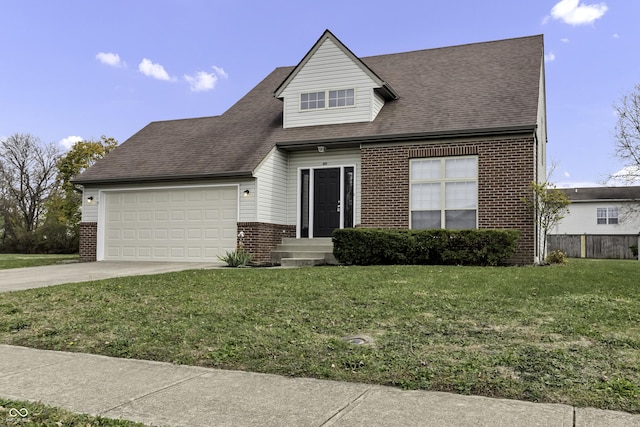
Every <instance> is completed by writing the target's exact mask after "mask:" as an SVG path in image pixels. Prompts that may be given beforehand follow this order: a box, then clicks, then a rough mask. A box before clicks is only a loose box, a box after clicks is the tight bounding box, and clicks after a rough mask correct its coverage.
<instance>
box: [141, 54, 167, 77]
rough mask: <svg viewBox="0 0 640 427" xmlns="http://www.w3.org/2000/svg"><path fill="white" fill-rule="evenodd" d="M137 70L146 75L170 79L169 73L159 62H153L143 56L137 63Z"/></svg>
mask: <svg viewBox="0 0 640 427" xmlns="http://www.w3.org/2000/svg"><path fill="white" fill-rule="evenodd" d="M138 71H140V72H141V73H142V74H144V75H145V76H148V77H153V78H154V79H158V80H165V81H169V80H172V79H171V77H170V76H169V73H167V71H166V70H165V69H164V67H163V66H162V65H160V64H154V63H153V62H151V60H149V59H147V58H144V59H143V60H142V62H140V64H139V65H138Z"/></svg>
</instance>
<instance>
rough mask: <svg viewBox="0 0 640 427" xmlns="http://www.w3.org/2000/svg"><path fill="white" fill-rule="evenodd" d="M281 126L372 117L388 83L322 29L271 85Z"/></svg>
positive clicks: (390, 94) (387, 93)
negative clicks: (282, 77)
mask: <svg viewBox="0 0 640 427" xmlns="http://www.w3.org/2000/svg"><path fill="white" fill-rule="evenodd" d="M274 96H275V97H276V98H279V99H282V100H283V108H284V119H283V127H284V128H294V127H302V126H315V125H328V124H341V123H359V122H371V121H373V120H374V119H375V118H376V116H377V115H378V113H379V112H380V110H381V109H382V107H383V106H384V103H385V102H387V101H390V100H393V99H397V98H398V95H397V94H396V92H395V91H394V90H393V89H392V88H391V86H390V85H389V84H388V83H387V82H385V81H384V80H383V79H381V78H380V77H379V76H378V75H377V74H376V73H375V72H374V71H373V70H371V69H370V68H369V67H367V65H365V64H364V62H362V61H361V60H360V58H358V57H357V56H355V55H354V54H353V52H351V51H350V50H349V49H348V48H347V47H346V46H345V45H344V44H342V42H341V41H340V40H338V39H337V37H336V36H334V35H333V34H332V33H331V31H329V30H326V31H325V32H324V34H323V35H322V37H320V39H319V40H318V41H317V42H316V44H315V45H313V47H312V48H311V50H310V51H309V52H308V53H307V54H306V55H305V56H304V58H303V59H302V61H300V63H299V64H298V65H297V66H296V67H295V68H294V69H293V71H292V72H291V74H289V76H288V77H287V78H286V79H285V81H284V82H282V84H281V85H280V86H279V87H278V89H276V91H275V93H274Z"/></svg>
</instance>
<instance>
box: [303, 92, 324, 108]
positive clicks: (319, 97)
mask: <svg viewBox="0 0 640 427" xmlns="http://www.w3.org/2000/svg"><path fill="white" fill-rule="evenodd" d="M318 108H324V92H312V93H303V94H300V109H301V110H315V109H318Z"/></svg>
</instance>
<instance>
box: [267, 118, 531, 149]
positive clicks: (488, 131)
mask: <svg viewBox="0 0 640 427" xmlns="http://www.w3.org/2000/svg"><path fill="white" fill-rule="evenodd" d="M536 129H537V125H536V124H533V125H519V126H504V127H496V128H484V129H464V130H452V131H435V132H416V133H405V134H388V135H368V136H360V137H340V138H325V139H312V140H301V141H286V142H278V143H276V145H277V146H278V147H279V148H282V149H285V150H295V149H303V148H309V146H310V145H313V146H315V145H327V146H332V147H349V146H359V145H365V144H388V143H397V142H409V141H416V140H434V139H448V138H471V137H483V136H488V135H492V136H495V135H509V134H514V133H530V132H533V133H535V131H536Z"/></svg>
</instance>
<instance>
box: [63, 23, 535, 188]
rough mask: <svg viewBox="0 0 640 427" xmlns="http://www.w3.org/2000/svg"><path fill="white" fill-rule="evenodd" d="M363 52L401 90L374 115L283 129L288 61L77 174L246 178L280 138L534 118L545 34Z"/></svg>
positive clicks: (510, 123)
mask: <svg viewBox="0 0 640 427" xmlns="http://www.w3.org/2000/svg"><path fill="white" fill-rule="evenodd" d="M361 60H362V61H363V63H365V64H366V65H367V66H368V67H369V68H371V70H373V71H375V73H376V74H377V75H379V76H380V77H381V78H383V79H384V80H385V81H387V82H389V84H390V85H391V86H393V88H394V89H395V91H396V92H397V94H398V95H399V99H397V100H393V101H389V102H387V103H386V104H385V106H384V107H383V108H382V110H381V111H380V113H379V114H378V117H377V118H376V119H375V120H374V121H373V122H370V123H349V124H339V125H324V126H310V127H300V128H290V129H283V128H282V108H283V104H282V102H281V101H280V100H278V99H277V98H275V97H274V96H273V94H274V91H275V90H276V89H277V88H278V87H279V85H280V84H281V83H282V82H283V81H284V80H285V79H286V78H287V76H288V75H289V74H290V73H291V72H292V70H293V68H294V67H281V68H276V69H275V70H274V71H273V72H272V73H271V74H269V75H268V76H267V77H266V78H265V79H264V80H262V81H261V82H260V83H259V84H258V85H257V86H255V87H254V88H253V89H252V90H251V91H250V92H249V93H247V94H246V95H245V96H244V97H243V98H241V99H240V100H239V101H238V102H237V103H236V104H235V105H233V106H232V107H231V108H230V109H229V110H227V111H226V112H225V113H224V114H222V115H220V116H214V117H202V118H194V119H182V120H168V121H159V122H152V123H150V124H148V125H147V126H146V127H144V128H143V129H142V130H140V131H139V132H138V133H136V134H135V135H133V136H132V137H131V138H129V139H128V140H126V141H125V142H124V143H122V144H121V145H120V146H119V147H118V148H117V149H115V150H114V151H113V152H111V153H110V154H109V155H108V156H106V157H105V158H104V159H102V160H100V161H98V162H97V163H96V164H95V165H94V166H92V167H91V168H89V169H88V170H87V171H85V172H84V173H83V174H81V175H80V176H79V177H77V178H76V179H75V182H76V183H79V184H90V183H107V182H137V181H154V180H177V179H187V178H207V177H222V176H243V175H246V176H249V175H250V174H251V172H252V171H253V170H254V169H255V168H256V167H257V165H258V164H259V163H260V161H261V160H262V159H263V158H264V157H265V156H266V155H267V153H268V152H269V151H270V150H271V149H272V148H273V147H274V146H276V145H280V146H287V145H291V144H298V145H299V144H304V143H306V142H309V143H311V144H313V142H314V141H315V142H316V143H317V142H319V141H323V142H324V141H328V142H331V141H336V142H339V141H342V142H345V141H349V140H357V141H361V142H366V141H367V140H371V141H373V140H380V139H385V138H389V139H393V138H395V137H402V136H410V135H427V134H428V135H438V134H448V133H455V132H459V131H466V132H476V131H478V132H480V131H483V130H490V129H500V128H511V127H531V128H532V129H533V128H534V127H535V126H536V124H537V114H538V105H539V102H541V100H540V99H539V98H540V96H539V94H540V84H541V77H540V76H541V69H542V68H541V67H543V37H542V36H541V35H537V36H530V37H521V38H515V39H508V40H499V41H493V42H484V43H474V44H468V45H461V46H452V47H444V48H438V49H427V50H419V51H412V52H405V53H396V54H389V55H379V56H372V57H365V58H361Z"/></svg>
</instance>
